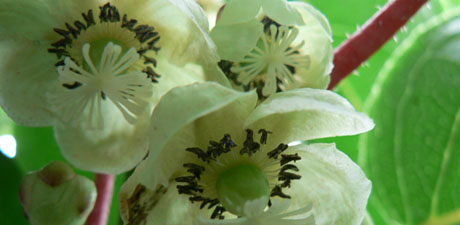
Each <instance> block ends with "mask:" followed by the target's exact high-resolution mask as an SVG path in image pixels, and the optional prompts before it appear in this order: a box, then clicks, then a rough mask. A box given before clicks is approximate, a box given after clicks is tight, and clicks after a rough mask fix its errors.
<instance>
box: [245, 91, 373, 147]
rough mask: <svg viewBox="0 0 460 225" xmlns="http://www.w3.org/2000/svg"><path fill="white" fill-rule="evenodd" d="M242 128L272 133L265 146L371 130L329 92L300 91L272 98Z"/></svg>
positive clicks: (365, 119)
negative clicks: (274, 133)
mask: <svg viewBox="0 0 460 225" xmlns="http://www.w3.org/2000/svg"><path fill="white" fill-rule="evenodd" d="M245 125H246V127H248V128H253V129H255V130H256V129H259V128H264V129H266V130H269V131H272V132H276V133H277V135H273V136H272V137H271V140H270V139H269V142H272V143H290V142H292V141H303V140H311V139H315V138H323V137H333V136H341V135H354V134H359V133H362V132H366V131H368V130H370V129H372V128H373V127H374V123H373V122H372V120H371V119H370V118H369V117H368V116H367V115H366V114H364V113H360V112H356V111H355V109H354V108H353V107H352V106H351V104H350V103H349V102H348V101H347V100H346V99H345V98H343V97H341V96H339V95H337V94H335V93H334V92H332V91H327V90H320V89H310V88H302V89H296V90H291V91H285V92H280V93H276V94H274V95H272V96H271V97H269V98H268V99H267V100H265V101H264V102H263V103H262V104H260V105H259V106H258V107H257V108H256V109H255V110H254V112H253V113H252V114H251V115H250V116H249V118H248V120H247V121H246V122H245Z"/></svg>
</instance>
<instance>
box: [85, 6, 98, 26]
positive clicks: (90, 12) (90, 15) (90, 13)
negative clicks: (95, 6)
mask: <svg viewBox="0 0 460 225" xmlns="http://www.w3.org/2000/svg"><path fill="white" fill-rule="evenodd" d="M81 16H82V17H83V19H84V20H85V22H86V27H90V26H91V25H96V22H95V21H94V16H93V10H91V9H90V10H88V13H87V14H85V13H82V14H81Z"/></svg>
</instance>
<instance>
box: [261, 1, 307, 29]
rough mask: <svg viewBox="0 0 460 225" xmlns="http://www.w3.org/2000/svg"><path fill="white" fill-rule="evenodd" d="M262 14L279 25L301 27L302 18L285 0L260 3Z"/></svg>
mask: <svg viewBox="0 0 460 225" xmlns="http://www.w3.org/2000/svg"><path fill="white" fill-rule="evenodd" d="M261 3H262V7H263V11H264V13H265V14H266V15H267V16H268V17H270V18H271V19H273V20H275V21H276V22H278V23H280V24H286V25H301V24H303V23H304V21H303V20H302V16H301V15H300V14H299V12H298V11H297V10H295V9H294V8H293V7H292V6H291V4H289V2H288V1H286V0H263V1H261Z"/></svg>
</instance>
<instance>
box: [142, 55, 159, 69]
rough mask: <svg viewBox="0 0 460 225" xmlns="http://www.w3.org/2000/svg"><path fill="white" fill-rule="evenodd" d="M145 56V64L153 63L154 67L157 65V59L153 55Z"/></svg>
mask: <svg viewBox="0 0 460 225" xmlns="http://www.w3.org/2000/svg"><path fill="white" fill-rule="evenodd" d="M143 57H144V64H152V65H153V66H154V67H157V60H156V59H155V58H152V57H148V56H145V55H144V56H143Z"/></svg>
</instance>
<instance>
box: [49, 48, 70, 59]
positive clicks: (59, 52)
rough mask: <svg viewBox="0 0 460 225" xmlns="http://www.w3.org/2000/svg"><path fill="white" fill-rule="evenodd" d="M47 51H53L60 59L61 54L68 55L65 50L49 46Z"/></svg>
mask: <svg viewBox="0 0 460 225" xmlns="http://www.w3.org/2000/svg"><path fill="white" fill-rule="evenodd" d="M48 52H49V53H55V54H56V56H57V58H58V59H60V58H61V57H62V56H69V53H68V52H67V51H66V50H64V49H60V48H49V49H48Z"/></svg>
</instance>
